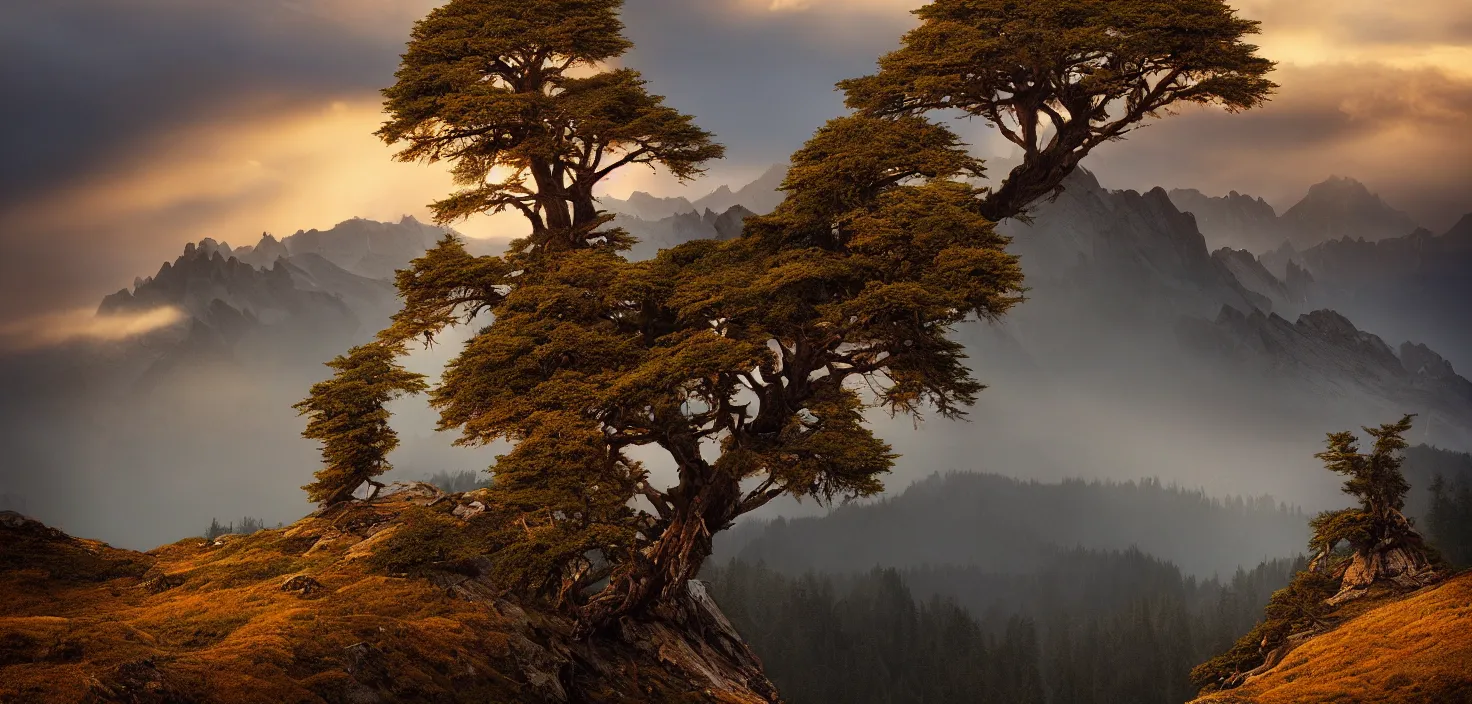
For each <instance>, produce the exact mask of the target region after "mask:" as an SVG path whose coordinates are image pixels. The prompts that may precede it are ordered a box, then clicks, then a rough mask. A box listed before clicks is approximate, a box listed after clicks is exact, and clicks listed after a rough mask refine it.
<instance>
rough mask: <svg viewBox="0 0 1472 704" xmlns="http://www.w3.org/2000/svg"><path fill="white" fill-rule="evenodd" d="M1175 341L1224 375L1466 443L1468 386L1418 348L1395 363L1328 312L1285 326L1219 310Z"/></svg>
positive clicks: (1470, 413)
mask: <svg viewBox="0 0 1472 704" xmlns="http://www.w3.org/2000/svg"><path fill="white" fill-rule="evenodd" d="M1179 333H1180V336H1181V340H1182V342H1183V343H1184V344H1186V345H1187V346H1188V347H1189V348H1193V349H1195V350H1198V351H1201V352H1205V353H1207V354H1209V355H1212V356H1215V357H1216V358H1217V359H1219V360H1220V361H1221V362H1223V363H1224V364H1226V365H1227V367H1226V371H1230V372H1232V373H1241V372H1242V371H1243V367H1246V368H1249V369H1252V370H1255V371H1257V372H1261V373H1264V374H1266V375H1268V376H1269V377H1271V378H1275V379H1277V380H1278V381H1279V383H1282V384H1287V385H1294V386H1302V387H1307V388H1308V389H1310V390H1311V391H1313V392H1315V393H1317V394H1318V395H1320V396H1322V397H1325V398H1336V399H1339V400H1340V401H1339V402H1341V403H1344V402H1349V401H1351V400H1352V401H1354V402H1360V403H1365V404H1369V405H1371V406H1380V407H1381V408H1382V410H1381V412H1382V413H1383V414H1385V415H1391V414H1395V413H1417V414H1421V415H1422V416H1423V419H1422V420H1423V424H1422V427H1423V428H1426V432H1427V433H1428V434H1430V433H1436V434H1439V435H1441V436H1443V437H1446V436H1448V435H1449V436H1452V437H1454V438H1455V439H1457V440H1459V441H1461V442H1462V443H1463V444H1465V443H1466V442H1467V440H1468V439H1469V437H1472V382H1469V381H1468V380H1467V379H1465V378H1463V377H1461V376H1459V375H1457V374H1456V372H1455V371H1454V370H1453V369H1452V366H1451V364H1450V363H1448V362H1446V361H1445V360H1444V359H1442V358H1441V356H1440V355H1439V354H1437V353H1435V352H1433V351H1432V350H1430V349H1428V348H1427V347H1426V346H1424V345H1417V344H1413V343H1406V344H1405V345H1402V347H1401V353H1400V354H1399V355H1397V354H1396V352H1395V351H1394V350H1392V349H1391V348H1390V346H1389V345H1387V344H1385V341H1384V340H1382V339H1381V338H1380V337H1378V336H1376V335H1373V334H1371V333H1368V332H1365V331H1362V330H1360V329H1358V328H1357V327H1355V325H1354V323H1352V322H1350V321H1349V319H1347V318H1345V317H1344V316H1343V315H1340V314H1339V313H1336V312H1334V311H1332V310H1319V311H1314V312H1312V313H1308V314H1305V315H1303V316H1300V317H1299V319H1298V320H1297V321H1296V322H1293V323H1290V322H1288V321H1287V320H1286V319H1284V318H1282V317H1280V316H1278V315H1274V314H1265V313H1262V312H1258V311H1254V312H1252V313H1242V312H1241V311H1238V310H1236V309H1234V308H1231V307H1224V308H1223V309H1222V310H1221V313H1220V314H1219V315H1218V316H1217V318H1216V320H1215V321H1211V322H1208V321H1206V320H1199V319H1195V320H1193V319H1187V320H1183V321H1182V322H1181V325H1180V328H1179Z"/></svg>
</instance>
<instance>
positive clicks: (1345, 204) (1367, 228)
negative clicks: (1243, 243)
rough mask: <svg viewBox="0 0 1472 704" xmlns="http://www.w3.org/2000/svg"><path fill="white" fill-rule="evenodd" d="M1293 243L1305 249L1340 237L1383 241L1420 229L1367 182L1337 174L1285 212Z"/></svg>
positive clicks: (1285, 222) (1286, 223) (1311, 188)
mask: <svg viewBox="0 0 1472 704" xmlns="http://www.w3.org/2000/svg"><path fill="white" fill-rule="evenodd" d="M1282 221H1283V226H1284V228H1285V229H1286V230H1287V232H1288V238H1289V240H1290V241H1291V242H1293V246H1295V247H1297V248H1299V249H1304V248H1307V247H1312V246H1314V245H1316V244H1319V243H1320V242H1325V241H1328V240H1337V239H1344V238H1349V239H1360V238H1364V239H1367V240H1382V239H1386V238H1391V237H1401V236H1403V235H1406V234H1408V233H1410V232H1411V231H1413V230H1415V229H1416V227H1417V226H1416V222H1415V221H1414V220H1412V219H1411V216H1409V215H1407V214H1405V213H1403V212H1401V211H1399V210H1396V209H1395V208H1392V207H1391V206H1390V205H1388V204H1387V203H1386V202H1385V201H1384V200H1383V199H1381V198H1380V196H1378V195H1375V194H1374V193H1371V192H1370V189H1369V188H1367V187H1366V186H1365V184H1363V183H1360V182H1359V181H1356V180H1354V179H1352V178H1345V177H1341V176H1335V177H1332V178H1330V179H1329V180H1327V181H1324V182H1322V183H1318V184H1315V185H1314V186H1312V187H1310V188H1309V189H1308V195H1306V196H1304V198H1303V200H1301V201H1299V202H1298V204H1297V205H1295V206H1293V207H1292V208H1289V209H1288V211H1287V212H1285V213H1283V218H1282Z"/></svg>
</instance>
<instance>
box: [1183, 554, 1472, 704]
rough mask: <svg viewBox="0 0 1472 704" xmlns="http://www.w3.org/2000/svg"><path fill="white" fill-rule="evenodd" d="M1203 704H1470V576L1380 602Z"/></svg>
mask: <svg viewBox="0 0 1472 704" xmlns="http://www.w3.org/2000/svg"><path fill="white" fill-rule="evenodd" d="M1197 702H1198V703H1199V704H1206V703H1208V702H1211V703H1215V704H1310V703H1312V702H1345V703H1348V702H1383V703H1384V704H1456V703H1458V702H1472V574H1464V575H1462V576H1460V577H1457V578H1455V579H1452V580H1450V581H1448V582H1446V583H1444V584H1441V585H1439V586H1436V587H1430V588H1427V589H1423V590H1421V591H1419V592H1416V593H1415V594H1412V595H1410V596H1408V597H1405V598H1401V599H1396V600H1393V601H1389V602H1380V603H1379V604H1376V605H1374V607H1373V608H1369V609H1368V610H1366V611H1365V612H1364V613H1362V614H1360V615H1358V616H1356V617H1355V618H1353V619H1351V620H1349V621H1348V622H1346V623H1344V624H1343V625H1341V626H1339V627H1338V628H1336V629H1334V630H1333V631H1330V632H1328V633H1325V634H1323V635H1321V636H1318V637H1315V638H1313V639H1311V640H1309V641H1308V642H1307V643H1304V644H1303V645H1301V646H1299V647H1298V648H1296V649H1294V650H1293V651H1292V652H1291V653H1289V654H1288V656H1287V657H1286V658H1285V659H1284V660H1283V662H1282V664H1280V665H1278V666H1277V667H1276V668H1274V669H1273V670H1271V671H1269V672H1267V673H1265V674H1264V675H1262V676H1261V677H1258V678H1255V679H1253V680H1251V681H1249V682H1248V683H1247V684H1246V685H1244V686H1242V687H1241V688H1239V689H1233V690H1230V691H1225V692H1218V693H1216V694H1213V695H1210V696H1206V697H1203V698H1201V699H1199V700H1197Z"/></svg>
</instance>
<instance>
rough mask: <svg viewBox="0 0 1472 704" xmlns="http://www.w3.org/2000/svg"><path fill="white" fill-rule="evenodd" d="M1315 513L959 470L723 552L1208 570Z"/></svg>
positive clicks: (733, 542)
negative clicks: (1110, 560)
mask: <svg viewBox="0 0 1472 704" xmlns="http://www.w3.org/2000/svg"><path fill="white" fill-rule="evenodd" d="M1306 522H1307V518H1306V517H1305V516H1304V515H1303V514H1302V513H1301V512H1299V511H1298V510H1297V509H1295V508H1292V507H1287V506H1284V505H1281V504H1279V503H1278V502H1276V501H1274V500H1273V499H1271V498H1268V497H1258V498H1252V499H1242V498H1229V499H1217V498H1212V497H1209V496H1207V495H1206V494H1205V493H1203V492H1200V491H1192V490H1187V489H1182V488H1179V487H1172V486H1166V485H1163V484H1161V483H1160V482H1158V481H1155V480H1143V481H1139V482H1089V481H1077V480H1073V481H1064V482H1062V483H1057V484H1050V483H1042V482H1034V481H1022V480H1018V479H1012V478H1008V477H1002V476H997V475H988V474H966V473H953V474H948V475H935V476H932V477H930V478H928V479H926V480H924V481H921V482H917V483H916V484H914V485H912V486H911V487H909V488H908V489H906V490H905V491H904V492H903V493H901V494H900V495H898V496H896V497H894V498H891V499H887V500H884V501H880V502H877V503H872V504H853V505H848V506H842V507H839V508H837V509H835V510H834V511H832V512H831V513H830V514H828V515H827V516H824V517H822V518H800V519H790V520H776V521H773V522H770V523H766V524H754V525H748V526H744V527H741V528H738V529H737V530H736V531H735V532H734V534H733V535H732V536H731V537H730V538H729V539H728V540H727V542H725V543H723V544H722V545H721V546H720V553H719V554H720V555H721V556H722V557H726V558H730V557H740V558H741V559H743V560H745V561H747V562H750V563H753V564H755V563H758V562H761V563H765V564H766V565H767V566H769V567H771V568H772V569H775V570H777V571H780V572H786V573H788V574H801V573H803V572H805V571H808V570H818V571H823V572H862V571H866V570H868V569H870V568H872V567H875V566H876V565H877V566H883V567H920V566H924V565H976V566H979V567H981V568H982V569H984V570H985V571H987V572H991V573H1011V574H1023V573H1028V572H1031V571H1033V570H1035V569H1038V568H1040V567H1043V566H1044V565H1046V564H1049V563H1050V562H1051V558H1050V554H1051V552H1052V551H1054V550H1056V549H1058V548H1065V549H1066V548H1073V547H1084V548H1091V549H1101V550H1124V549H1128V548H1130V547H1138V548H1139V549H1140V550H1142V551H1143V552H1145V553H1148V554H1150V555H1154V556H1157V557H1160V558H1162V559H1166V560H1170V561H1172V562H1174V563H1175V564H1177V565H1179V566H1180V568H1181V570H1182V571H1184V572H1185V573H1187V574H1192V575H1198V576H1202V577H1206V576H1210V575H1213V574H1223V575H1229V574H1232V573H1233V572H1234V571H1236V569H1237V568H1238V567H1240V566H1244V565H1245V566H1252V565H1256V564H1258V563H1259V562H1261V561H1263V560H1265V559H1272V558H1278V557H1286V556H1290V555H1295V554H1298V553H1299V552H1301V551H1302V549H1303V548H1302V545H1303V537H1304V526H1305V524H1306Z"/></svg>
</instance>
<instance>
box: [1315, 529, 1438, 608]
mask: <svg viewBox="0 0 1472 704" xmlns="http://www.w3.org/2000/svg"><path fill="white" fill-rule="evenodd" d="M1383 525H1384V526H1386V527H1385V529H1384V530H1383V531H1381V536H1380V537H1379V539H1378V540H1376V541H1375V543H1374V544H1373V545H1371V546H1370V547H1366V548H1361V549H1358V550H1356V551H1355V552H1354V555H1353V556H1352V557H1351V558H1350V560H1349V561H1348V562H1347V563H1344V564H1342V565H1339V566H1338V567H1337V568H1335V573H1336V574H1335V575H1334V576H1335V577H1338V578H1339V580H1340V582H1339V593H1337V594H1335V595H1334V596H1333V597H1330V598H1329V600H1328V603H1329V604H1330V605H1332V606H1337V605H1339V604H1342V603H1344V602H1346V601H1350V600H1353V599H1356V598H1359V597H1361V596H1364V595H1366V594H1367V593H1369V589H1370V587H1372V586H1374V585H1375V584H1377V583H1390V584H1393V585H1395V586H1397V587H1401V588H1416V587H1422V586H1426V585H1428V584H1431V583H1433V582H1435V581H1437V580H1438V579H1439V578H1440V576H1441V575H1440V573H1438V572H1437V571H1436V568H1435V565H1433V564H1432V563H1431V558H1430V555H1429V554H1428V551H1427V547H1426V540H1425V538H1423V537H1422V536H1421V534H1420V532H1418V531H1417V530H1416V529H1415V528H1414V527H1413V526H1412V525H1411V521H1410V520H1409V519H1407V518H1406V517H1405V515H1404V514H1402V513H1401V512H1399V511H1394V510H1392V511H1390V512H1389V513H1388V514H1387V515H1386V516H1385V517H1384V521H1383ZM1331 550H1332V546H1326V547H1324V548H1322V551H1321V552H1320V553H1319V555H1318V556H1316V557H1315V558H1314V560H1313V562H1311V563H1309V569H1310V570H1312V571H1318V570H1320V569H1326V568H1327V565H1328V558H1329V553H1330V551H1331Z"/></svg>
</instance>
